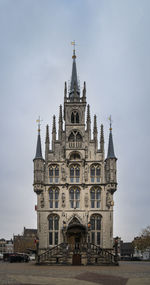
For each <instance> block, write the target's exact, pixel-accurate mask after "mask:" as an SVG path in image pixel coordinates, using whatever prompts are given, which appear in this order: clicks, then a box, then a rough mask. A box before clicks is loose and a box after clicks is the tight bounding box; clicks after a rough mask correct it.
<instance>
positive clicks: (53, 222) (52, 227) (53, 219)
mask: <svg viewBox="0 0 150 285" xmlns="http://www.w3.org/2000/svg"><path fill="white" fill-rule="evenodd" d="M48 223H49V245H53V246H54V245H57V244H58V240H59V236H58V232H59V216H58V215H50V216H49V217H48Z"/></svg>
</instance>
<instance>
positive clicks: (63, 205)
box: [62, 193, 66, 208]
mask: <svg viewBox="0 0 150 285" xmlns="http://www.w3.org/2000/svg"><path fill="white" fill-rule="evenodd" d="M65 206H66V196H65V193H62V207H63V208H64V207H65Z"/></svg>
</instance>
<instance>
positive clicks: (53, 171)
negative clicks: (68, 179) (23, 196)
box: [49, 165, 59, 183]
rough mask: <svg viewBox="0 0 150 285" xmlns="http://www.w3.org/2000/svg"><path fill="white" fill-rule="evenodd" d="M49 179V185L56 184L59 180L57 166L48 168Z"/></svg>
mask: <svg viewBox="0 0 150 285" xmlns="http://www.w3.org/2000/svg"><path fill="white" fill-rule="evenodd" d="M49 179H50V183H58V179H59V166H58V165H51V166H50V167H49Z"/></svg>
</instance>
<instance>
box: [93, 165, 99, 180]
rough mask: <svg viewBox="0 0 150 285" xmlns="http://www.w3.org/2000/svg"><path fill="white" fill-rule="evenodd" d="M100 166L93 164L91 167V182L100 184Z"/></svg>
mask: <svg viewBox="0 0 150 285" xmlns="http://www.w3.org/2000/svg"><path fill="white" fill-rule="evenodd" d="M100 174H101V171H100V165H98V164H93V165H92V166H91V182H100Z"/></svg>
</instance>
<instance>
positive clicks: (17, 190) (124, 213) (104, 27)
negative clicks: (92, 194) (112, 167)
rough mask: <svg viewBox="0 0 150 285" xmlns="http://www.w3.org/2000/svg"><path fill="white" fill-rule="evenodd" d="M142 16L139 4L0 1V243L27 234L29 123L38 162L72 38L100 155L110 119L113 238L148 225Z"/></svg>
mask: <svg viewBox="0 0 150 285" xmlns="http://www.w3.org/2000/svg"><path fill="white" fill-rule="evenodd" d="M149 11H150V1H149V0H126V1H123V0H107V1H105V0H44V1H43V0H0V123H1V127H0V130H1V136H0V137H1V139H0V158H1V160H0V161H1V163H0V165H1V170H0V238H6V239H9V238H12V237H13V234H15V235H16V234H22V232H23V227H26V228H36V212H35V210H34V207H35V204H36V194H35V193H34V192H33V186H32V184H33V158H34V156H35V150H36V141H37V125H36V119H37V118H38V116H39V115H40V116H41V118H42V125H41V138H42V148H43V154H44V142H45V126H46V124H49V126H50V129H51V127H52V116H53V114H56V118H57V126H58V111H59V105H60V104H63V97H64V82H65V81H67V82H68V81H69V80H70V77H71V69H72V46H71V44H70V42H71V41H72V40H75V41H76V54H77V72H78V76H79V80H80V86H81V88H82V87H83V82H84V81H86V85H87V102H88V103H89V104H90V106H91V115H92V117H93V116H94V114H96V115H97V122H98V128H99V129H100V124H101V123H103V124H104V134H105V153H106V154H107V147H108V135H109V122H108V117H109V115H110V114H111V115H112V120H113V140H114V149H115V155H116V156H117V158H118V161H117V167H118V170H117V175H118V190H117V191H116V192H115V194H114V202H115V205H114V236H120V237H121V238H122V239H123V240H124V241H132V240H133V238H134V237H135V236H137V235H139V234H140V232H141V230H142V229H143V228H145V227H147V226H148V225H150V219H149V217H150V189H149V161H150V135H149V129H150V128H149V123H150V112H149V106H150V77H149V75H150V52H149V51H150V37H149V30H150V17H149ZM92 122H93V119H92Z"/></svg>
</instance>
